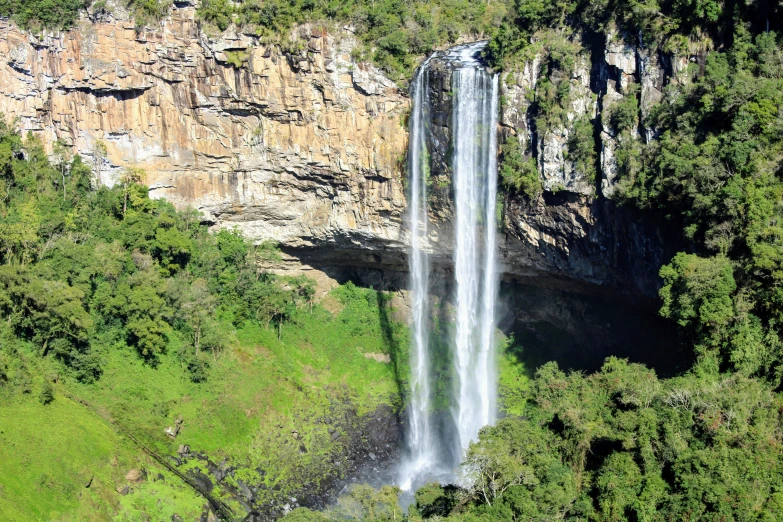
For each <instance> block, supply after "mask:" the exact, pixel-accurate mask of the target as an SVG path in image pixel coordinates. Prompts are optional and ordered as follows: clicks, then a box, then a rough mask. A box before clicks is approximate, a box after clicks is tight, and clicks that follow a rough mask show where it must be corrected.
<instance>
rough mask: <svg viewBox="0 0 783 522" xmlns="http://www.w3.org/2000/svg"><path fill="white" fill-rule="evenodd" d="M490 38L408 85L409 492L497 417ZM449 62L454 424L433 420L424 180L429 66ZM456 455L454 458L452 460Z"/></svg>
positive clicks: (445, 475)
mask: <svg viewBox="0 0 783 522" xmlns="http://www.w3.org/2000/svg"><path fill="white" fill-rule="evenodd" d="M484 45H486V44H485V42H478V43H474V44H467V45H461V46H457V47H455V48H452V49H451V50H449V51H448V52H447V53H445V54H443V55H436V56H433V57H431V58H430V59H428V60H427V61H426V62H424V63H423V64H422V66H421V67H420V68H419V70H418V71H417V73H416V77H415V78H414V80H413V83H412V86H411V95H412V100H413V107H412V112H411V119H410V145H409V151H408V159H409V165H408V167H409V170H408V181H409V187H408V188H409V191H410V200H409V201H410V207H409V208H410V213H409V224H408V226H409V233H410V238H411V252H410V256H409V259H408V262H409V268H410V281H411V298H412V312H413V321H412V334H413V335H412V346H411V378H410V383H411V397H410V404H409V408H408V432H407V445H408V452H407V456H406V458H405V459H404V461H403V462H402V464H401V466H400V473H399V480H398V483H399V484H400V486H401V488H402V489H403V490H406V491H407V490H410V489H411V488H414V487H416V486H418V485H420V484H422V483H424V482H426V481H429V480H440V481H442V482H445V481H450V480H453V479H454V478H455V477H456V468H457V465H458V464H459V462H458V460H459V458H460V457H461V456H462V455H463V454H464V451H465V449H466V448H467V447H468V445H469V444H470V442H471V441H474V440H476V438H477V435H478V432H479V430H480V429H481V428H482V427H483V426H486V425H487V424H492V423H494V422H495V419H496V415H497V413H496V410H497V405H496V403H497V379H496V364H495V346H494V342H493V340H494V329H495V301H496V299H497V289H498V275H497V270H496V266H495V265H496V260H495V251H496V218H495V204H496V199H497V124H498V121H497V118H498V77H497V75H496V74H491V73H489V72H487V71H486V70H485V68H484V67H483V65H482V64H481V61H480V59H479V54H480V52H481V50H482V48H483V47H484ZM433 58H435V59H439V60H447V61H448V63H449V67H450V68H453V70H452V72H451V85H452V99H451V104H452V107H451V111H452V112H451V116H452V122H451V130H452V137H451V140H452V143H451V150H452V157H451V161H450V164H451V177H452V188H453V191H452V196H453V208H454V218H453V227H454V242H453V244H454V249H453V252H452V258H453V263H454V271H453V273H454V281H453V283H454V285H453V286H454V288H455V296H454V303H455V310H454V314H453V317H454V325H453V328H450V329H449V330H450V331H451V332H453V339H450V343H449V344H450V346H451V347H452V354H451V355H452V357H451V358H452V360H453V364H454V366H453V373H454V375H453V377H452V381H453V383H454V386H453V390H452V394H451V397H449V405H450V411H451V416H452V418H453V426H454V428H455V429H454V430H447V429H440V430H436V429H435V428H434V426H433V415H434V413H435V412H433V411H432V404H433V397H432V393H433V389H434V388H435V386H434V385H433V383H432V382H431V379H432V375H431V372H430V369H431V367H432V363H433V361H432V360H431V358H432V353H431V351H430V331H431V324H430V321H429V314H430V288H429V275H430V263H429V258H428V248H429V245H428V243H427V242H428V240H429V238H428V229H429V226H428V221H429V216H428V212H427V183H428V178H429V170H430V164H429V162H430V154H429V151H428V150H427V146H428V145H427V144H428V139H427V138H428V134H427V133H428V126H429V124H430V123H431V122H430V102H429V99H428V91H429V84H428V81H429V80H428V78H429V66H430V60H432V59H433ZM455 458H456V459H457V461H455Z"/></svg>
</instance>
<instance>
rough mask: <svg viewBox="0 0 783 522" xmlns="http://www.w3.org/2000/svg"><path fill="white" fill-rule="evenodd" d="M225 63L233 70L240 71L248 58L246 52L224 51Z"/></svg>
mask: <svg viewBox="0 0 783 522" xmlns="http://www.w3.org/2000/svg"><path fill="white" fill-rule="evenodd" d="M225 54H226V62H228V64H229V65H230V66H232V67H234V68H235V69H241V68H242V67H243V66H244V65H245V64H246V63H247V61H248V59H249V58H250V55H249V54H248V53H247V51H226V53H225Z"/></svg>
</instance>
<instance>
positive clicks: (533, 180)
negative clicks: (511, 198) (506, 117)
mask: <svg viewBox="0 0 783 522" xmlns="http://www.w3.org/2000/svg"><path fill="white" fill-rule="evenodd" d="M498 171H499V174H500V179H501V181H502V182H503V185H505V186H506V187H508V188H512V189H514V190H516V191H518V192H521V193H523V194H525V195H526V196H527V197H528V198H530V199H535V198H537V197H538V196H539V195H540V194H541V191H542V190H543V185H542V184H541V179H540V178H539V176H538V167H537V166H536V160H535V158H525V156H524V154H523V152H522V147H521V146H520V145H519V139H518V138H517V137H516V136H511V135H509V136H507V137H506V139H505V141H504V142H503V145H502V147H501V155H500V165H499V168H498Z"/></svg>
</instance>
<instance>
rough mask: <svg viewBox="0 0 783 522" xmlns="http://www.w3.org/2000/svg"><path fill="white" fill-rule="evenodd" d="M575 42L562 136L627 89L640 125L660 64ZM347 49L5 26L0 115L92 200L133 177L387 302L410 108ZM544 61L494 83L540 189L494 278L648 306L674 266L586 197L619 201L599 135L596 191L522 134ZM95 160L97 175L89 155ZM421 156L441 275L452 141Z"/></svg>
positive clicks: (175, 31) (536, 136)
mask: <svg viewBox="0 0 783 522" xmlns="http://www.w3.org/2000/svg"><path fill="white" fill-rule="evenodd" d="M572 40H574V41H573V42H572V44H573V45H574V46H575V49H577V51H576V59H575V65H574V67H573V72H572V73H571V75H570V77H569V78H567V79H566V80H567V81H569V82H570V83H571V84H572V85H571V90H572V93H573V96H572V97H571V99H572V107H571V109H570V110H569V111H568V114H567V119H566V122H572V121H574V120H575V119H577V118H579V117H580V116H581V115H586V116H588V117H590V118H592V119H593V121H597V122H599V124H600V125H603V124H601V123H600V117H601V111H602V110H606V107H608V106H611V104H612V103H613V100H615V99H619V98H618V97H620V98H621V97H622V96H623V95H625V94H626V93H627V91H628V89H627V85H630V84H631V83H634V82H635V83H639V84H641V99H642V102H643V103H642V105H641V107H642V108H641V111H642V112H644V111H646V110H648V108H649V103H646V102H645V100H650V101H651V103H652V102H654V101H655V100H658V99H660V97H661V92H662V85H663V83H664V81H665V79H664V76H665V75H664V72H663V71H664V69H665V68H664V67H663V66H662V65H661V63H660V62H661V61H660V60H659V59H658V55H657V54H655V53H650V52H649V51H645V50H644V49H642V48H640V47H638V46H631V45H627V44H625V43H622V39H621V38H620V37H619V36H617V35H611V37H607V39H606V42H605V45H604V46H603V52H598V53H596V52H595V50H594V49H593V50H591V49H590V46H588V45H587V44H585V43H583V42H582V41H581V40H578V39H572ZM356 45H357V43H356V41H355V40H354V39H353V38H352V37H351V36H350V34H349V32H347V31H340V32H339V34H335V33H334V32H329V31H326V30H324V29H322V28H319V27H316V26H307V27H299V28H297V29H296V30H294V31H293V32H292V34H291V43H290V44H289V45H288V49H282V48H281V47H280V46H279V45H273V44H265V43H263V42H262V41H260V40H259V39H257V38H255V37H254V36H250V35H246V34H242V33H238V32H236V31H233V30H231V29H230V30H229V31H228V32H226V33H223V34H221V35H210V34H208V32H205V31H204V30H203V29H202V28H201V27H200V25H199V23H198V21H197V20H196V14H195V5H194V4H193V3H192V2H187V1H183V2H179V3H176V4H175V5H174V7H173V8H172V10H171V13H170V15H169V16H168V17H167V18H166V19H165V20H164V21H163V22H161V23H160V24H159V25H158V26H155V27H152V28H145V29H143V30H138V29H137V28H136V27H135V26H134V23H133V22H132V21H131V20H129V18H128V16H127V15H125V14H124V13H123V11H122V9H120V8H116V9H115V10H114V15H113V16H110V17H109V18H108V19H106V20H102V21H90V20H88V19H86V18H85V19H83V20H82V21H81V22H80V23H79V26H78V27H77V28H75V29H74V30H71V31H68V32H54V33H47V34H43V35H38V36H36V35H31V34H29V33H26V32H24V31H22V30H20V29H19V28H17V27H15V26H14V25H13V24H11V23H10V22H8V21H2V20H0V113H3V114H4V115H5V116H6V117H7V118H14V119H16V126H17V128H19V129H20V130H22V131H23V132H25V133H26V132H28V131H30V132H33V133H34V134H37V135H38V136H40V137H41V138H42V139H43V141H44V143H45V144H46V146H47V147H48V148H49V150H50V151H52V150H53V144H54V143H55V142H56V141H57V140H60V141H61V142H62V143H64V144H65V145H68V146H70V147H72V149H71V150H73V151H74V152H78V153H79V154H81V155H82V156H83V157H84V158H85V159H86V160H87V161H88V162H90V163H92V164H93V165H94V172H95V175H96V178H100V182H102V183H104V184H108V185H111V184H113V183H116V182H118V181H119V180H120V179H121V176H122V174H123V172H124V169H125V168H127V167H139V168H142V169H144V170H145V171H146V179H145V182H146V184H147V185H148V186H149V188H150V194H151V195H152V197H158V198H167V199H168V200H170V201H172V202H173V203H174V204H176V205H177V206H179V207H187V206H191V207H194V208H196V209H197V210H199V211H200V212H202V213H203V214H204V220H205V221H207V222H209V223H212V224H214V225H215V226H220V227H238V228H239V229H241V230H242V231H243V232H244V233H245V234H246V235H247V236H248V237H250V238H251V239H253V240H255V241H265V240H272V241H276V242H278V243H279V244H280V245H281V247H282V249H283V250H284V251H285V252H286V253H288V254H290V255H291V256H292V257H291V259H292V260H293V261H295V262H296V263H300V264H301V262H304V263H309V264H311V265H313V266H319V267H327V268H329V269H330V270H331V271H332V272H337V271H341V270H342V271H343V272H345V270H354V269H356V270H363V269H368V270H376V271H378V270H380V271H383V272H385V273H389V274H397V276H395V277H394V279H395V282H394V283H393V284H392V286H395V285H404V284H405V283H404V279H405V274H404V273H405V271H406V269H407V263H406V260H405V255H406V253H407V244H408V238H407V234H406V231H405V226H404V219H405V209H406V198H405V188H404V176H405V161H406V151H407V129H406V126H407V121H406V120H407V114H408V112H409V104H410V100H409V98H408V95H407V93H406V92H405V91H404V90H402V89H400V87H399V86H398V85H396V84H395V83H394V82H392V81H390V80H389V79H388V78H386V77H385V76H384V75H383V74H382V73H381V72H380V71H379V70H378V69H376V68H375V67H374V66H372V65H370V64H367V63H364V62H357V61H356V60H354V59H353V58H352V52H351V51H352V50H353V49H354V48H355V47H356ZM547 52H549V51H548V50H547V49H546V48H543V49H542V50H541V52H539V53H538V54H536V55H535V56H533V57H532V58H531V59H530V60H529V61H527V62H525V63H524V64H523V66H522V67H521V68H520V69H519V70H517V71H512V72H511V73H510V74H507V73H503V76H502V78H501V85H502V94H503V100H502V114H501V127H502V130H503V132H506V133H507V132H512V133H513V134H514V135H515V136H517V138H518V139H519V140H520V143H521V144H522V146H523V148H524V149H525V150H528V151H529V153H530V154H532V155H533V156H534V157H535V158H536V161H537V164H538V167H539V172H540V176H541V179H542V184H543V187H544V189H545V191H544V193H543V195H542V196H541V197H539V198H537V199H534V200H532V201H531V200H529V199H528V198H526V197H524V196H521V195H514V194H509V195H508V196H507V197H506V200H505V202H504V208H503V215H502V221H503V223H502V224H503V234H502V241H501V245H500V247H501V255H500V259H501V264H502V270H503V272H504V273H505V274H507V276H509V277H514V278H520V277H523V278H527V277H530V278H533V279H546V280H547V281H549V282H552V283H555V284H560V285H563V286H566V287H569V286H579V283H580V282H584V283H588V284H589V285H593V284H595V285H606V286H610V287H613V288H616V289H622V290H623V291H627V292H631V293H639V294H642V295H646V296H654V295H655V294H656V292H657V285H658V280H657V269H658V267H659V266H660V264H661V263H663V262H665V261H666V259H667V258H668V256H669V255H670V253H669V252H667V251H666V250H665V249H664V247H663V246H662V245H663V243H664V242H663V240H662V239H663V236H662V232H661V229H660V227H658V225H657V224H656V223H651V222H649V220H647V219H646V218H644V217H643V216H640V215H636V214H635V213H633V212H632V211H630V210H628V209H618V208H617V207H616V206H615V205H614V204H613V203H612V202H611V201H610V200H608V199H606V198H605V197H597V194H598V192H599V191H597V188H599V187H600V192H602V193H603V194H604V195H607V196H608V195H610V194H611V193H612V190H613V187H614V180H615V178H616V174H615V170H616V169H615V163H614V157H613V151H614V148H615V139H614V136H612V130H611V129H610V128H608V127H607V128H604V129H603V130H602V131H601V132H600V139H601V156H600V158H601V159H600V164H601V169H600V170H601V180H600V182H599V183H596V182H595V180H589V179H586V178H585V176H584V175H582V174H581V173H579V172H577V171H576V170H575V168H574V167H573V165H572V162H571V160H570V159H569V158H568V154H567V153H565V152H564V151H565V150H566V143H567V141H568V136H569V132H570V127H569V125H568V124H564V125H562V128H556V129H553V130H552V131H551V132H548V133H539V132H537V131H536V129H535V125H533V124H532V123H531V117H530V110H531V98H530V93H531V92H532V91H534V90H535V86H536V83H537V82H538V81H539V80H540V76H541V65H542V62H543V61H544V60H545V59H546V56H547V54H546V53H547ZM645 53H647V54H645ZM645 60H646V61H645ZM642 64H644V65H642ZM673 69H674V68H673V67H671V66H669V67H668V70H673ZM434 74H436V75H437V74H440V76H439V77H434V78H433V81H432V83H431V89H430V90H431V93H430V94H431V97H433V99H434V100H436V101H437V103H436V104H435V110H437V111H438V114H437V115H436V118H437V121H438V122H439V125H440V126H441V127H442V130H443V136H444V137H445V138H447V136H448V127H449V125H450V110H449V106H450V104H449V91H450V85H449V77H448V71H441V72H440V73H438V72H437V71H436V72H435V73H434ZM669 76H670V77H671V76H672V75H671V74H669ZM596 118H597V119H596ZM642 131H644V129H642ZM652 132H653V131H652V130H650V131H649V133H648V134H651V133H652ZM636 139H646V134H645V132H640V133H639V136H638V137H637V138H636ZM101 144H103V145H105V147H106V155H105V157H102V156H101V155H100V154H98V155H96V150H99V148H100V145H101ZM432 154H433V155H434V156H437V157H440V158H441V160H442V164H443V168H442V169H441V171H440V172H433V177H432V186H431V192H432V194H433V198H432V200H431V215H432V218H433V220H434V222H435V224H434V226H433V227H432V234H431V237H430V247H431V250H432V253H433V259H434V260H435V264H436V265H438V264H440V265H441V266H442V267H443V269H444V270H448V269H449V268H448V265H449V262H450V261H449V255H448V253H449V252H450V251H451V246H452V241H453V233H452V231H451V227H450V217H451V212H450V209H449V208H450V203H449V199H450V184H449V179H448V177H449V167H448V140H447V139H444V140H441V143H439V144H437V146H435V147H433V149H432ZM613 169H614V170H613ZM381 278H383V276H382V277H381Z"/></svg>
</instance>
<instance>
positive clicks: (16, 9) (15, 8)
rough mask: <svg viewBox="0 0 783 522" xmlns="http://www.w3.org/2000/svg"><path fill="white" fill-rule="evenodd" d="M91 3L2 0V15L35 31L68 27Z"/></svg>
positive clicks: (59, 0)
mask: <svg viewBox="0 0 783 522" xmlns="http://www.w3.org/2000/svg"><path fill="white" fill-rule="evenodd" d="M90 3H91V2H90V0H0V16H7V17H10V18H12V19H13V20H14V22H16V23H18V24H19V25H20V26H22V27H24V28H27V29H31V30H34V31H40V30H41V29H43V28H66V29H67V28H68V27H71V26H72V25H73V24H74V23H75V22H76V20H78V18H79V13H80V11H81V10H82V9H84V8H86V7H87V6H88V5H89V4H90Z"/></svg>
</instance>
